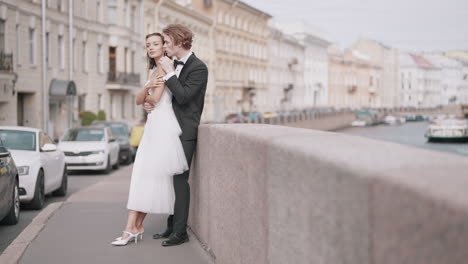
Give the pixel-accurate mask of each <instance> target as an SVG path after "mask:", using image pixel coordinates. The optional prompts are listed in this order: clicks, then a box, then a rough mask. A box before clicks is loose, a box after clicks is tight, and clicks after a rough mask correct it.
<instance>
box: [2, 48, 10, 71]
mask: <svg viewBox="0 0 468 264" xmlns="http://www.w3.org/2000/svg"><path fill="white" fill-rule="evenodd" d="M0 71H2V72H13V54H12V53H10V54H6V53H3V52H0Z"/></svg>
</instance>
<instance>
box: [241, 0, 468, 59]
mask: <svg viewBox="0 0 468 264" xmlns="http://www.w3.org/2000/svg"><path fill="white" fill-rule="evenodd" d="M244 2H246V3H248V4H250V5H252V6H254V7H256V8H258V9H261V10H262V11H265V12H267V13H269V14H271V15H272V16H273V17H274V19H275V20H277V21H280V22H282V21H284V22H294V21H304V22H307V23H309V24H311V25H314V26H316V27H318V28H320V29H322V30H324V31H325V32H326V33H327V34H328V36H329V39H330V40H331V41H333V42H335V43H337V44H339V45H340V46H341V47H346V46H348V45H349V44H351V43H352V42H353V41H355V40H356V39H357V38H359V37H363V38H369V39H375V40H378V41H380V42H382V43H384V44H386V45H388V46H393V47H396V48H399V49H403V50H407V51H444V50H450V49H463V50H468V0H320V1H319V0H244Z"/></svg>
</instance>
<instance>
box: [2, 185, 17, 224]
mask: <svg viewBox="0 0 468 264" xmlns="http://www.w3.org/2000/svg"><path fill="white" fill-rule="evenodd" d="M19 216H20V198H19V186H18V181H17V180H16V181H15V189H14V191H13V200H12V203H11V206H10V209H9V210H8V214H7V215H6V216H5V218H3V220H2V221H1V222H0V224H2V225H16V224H17V223H18V221H19Z"/></svg>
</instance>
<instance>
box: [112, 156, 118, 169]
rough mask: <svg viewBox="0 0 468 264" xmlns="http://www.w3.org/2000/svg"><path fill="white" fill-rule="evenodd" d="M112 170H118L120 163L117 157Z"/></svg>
mask: <svg viewBox="0 0 468 264" xmlns="http://www.w3.org/2000/svg"><path fill="white" fill-rule="evenodd" d="M112 168H113V169H114V170H118V169H119V168H120V161H119V157H117V162H116V163H115V164H114V165H113V166H112Z"/></svg>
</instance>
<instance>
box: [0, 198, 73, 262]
mask: <svg viewBox="0 0 468 264" xmlns="http://www.w3.org/2000/svg"><path fill="white" fill-rule="evenodd" d="M63 204H64V202H56V203H51V204H49V205H48V206H47V207H46V208H44V209H43V210H42V211H41V212H40V213H39V214H38V215H36V217H34V219H33V220H32V222H31V223H30V224H29V225H28V226H27V227H26V228H25V229H24V230H23V231H22V232H21V233H20V234H19V235H18V237H16V239H15V240H14V241H13V242H12V243H11V244H10V245H9V246H8V247H7V248H6V249H5V250H4V251H3V253H2V254H1V255H0V263H2V264H16V263H18V262H19V260H20V259H21V257H22V256H23V254H24V252H25V251H26V249H27V248H28V246H29V244H31V242H32V241H33V240H34V239H35V238H36V237H37V235H38V234H39V233H40V232H41V230H42V229H43V228H44V227H45V225H46V223H47V221H48V220H49V219H50V218H51V217H52V216H53V215H54V213H55V212H56V211H57V210H58V209H60V207H62V205H63Z"/></svg>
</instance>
